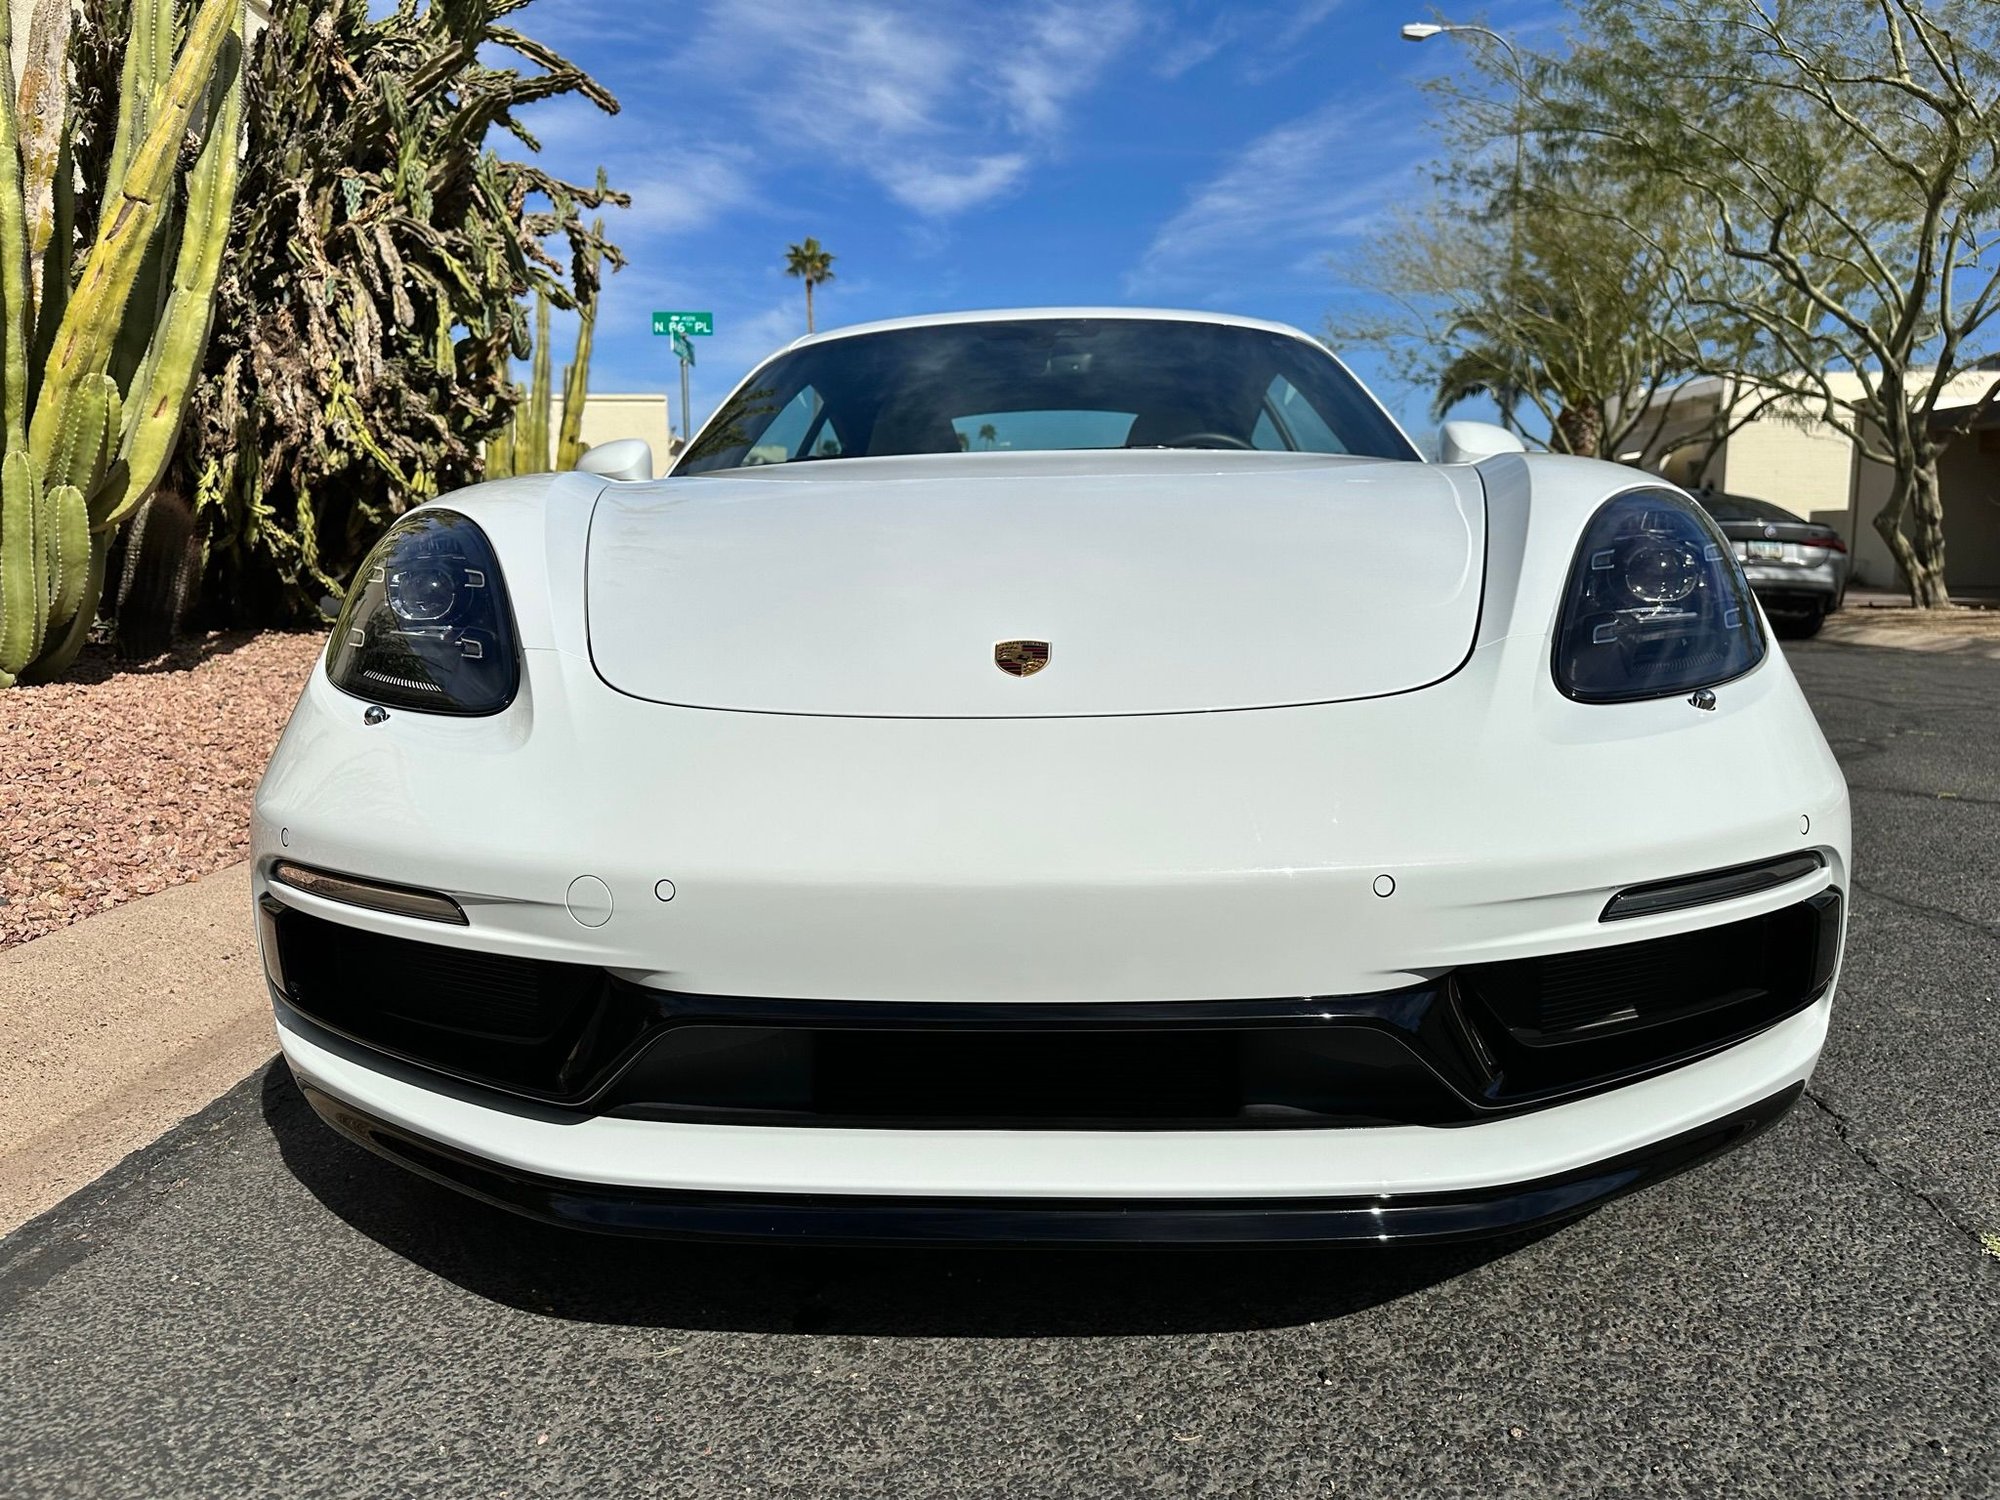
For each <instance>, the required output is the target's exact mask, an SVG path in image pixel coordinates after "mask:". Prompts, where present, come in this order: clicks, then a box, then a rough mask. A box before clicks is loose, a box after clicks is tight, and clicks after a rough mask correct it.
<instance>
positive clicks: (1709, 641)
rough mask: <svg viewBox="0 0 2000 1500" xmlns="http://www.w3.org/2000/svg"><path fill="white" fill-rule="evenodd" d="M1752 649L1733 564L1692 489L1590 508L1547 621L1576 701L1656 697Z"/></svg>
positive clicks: (1752, 632) (1709, 681)
mask: <svg viewBox="0 0 2000 1500" xmlns="http://www.w3.org/2000/svg"><path fill="white" fill-rule="evenodd" d="M1763 659H1764V633H1763V627H1762V626H1761V625H1760V624H1759V623H1758V618H1757V608H1756V606H1755V604H1753V603H1752V602H1751V597H1750V586H1749V584H1747V583H1746V582H1744V579H1743V570H1742V569H1741V568H1739V567H1737V565H1736V557H1735V554H1734V552H1732V551H1731V549H1730V546H1729V543H1728V542H1727V541H1726V540H1725V539H1724V538H1723V535H1722V533H1721V532H1719V531H1717V530H1716V528H1715V523H1714V522H1713V521H1711V520H1709V518H1708V517H1707V515H1706V514H1705V513H1704V512H1703V511H1702V510H1701V509H1700V507H1698V506H1697V505H1695V503H1694V502H1693V501H1691V500H1687V499H1685V498H1683V497H1682V496H1680V495H1675V494H1671V493H1669V492H1667V491H1664V490H1635V491H1633V492H1632V493H1630V494H1626V495H1620V496H1618V497H1617V498H1616V499H1613V500H1609V501H1607V502H1606V503H1605V504H1604V506H1603V507H1602V508H1601V509H1599V511H1598V512H1597V514H1596V515H1594V516H1592V517H1591V518H1590V524H1589V525H1588V526H1586V527H1585V528H1584V532H1583V542H1582V544H1581V545H1580V546H1579V547H1578V548H1577V552H1576V561H1575V562H1574V563H1573V564H1571V566H1570V570H1569V584H1568V587H1567V588H1566V589H1565V590H1564V592H1563V606H1562V615H1561V618H1560V619H1559V620H1558V621H1557V623H1556V653H1555V676H1556V686H1557V687H1559V688H1561V689H1562V690H1563V691H1564V692H1565V693H1567V694H1569V696H1570V697H1572V698H1576V699H1580V700H1581V701H1583V702H1585V703H1620V702H1625V701H1627V700H1630V699H1634V698H1661V697H1665V696H1667V695H1668V694H1670V693H1686V692H1691V691H1693V690H1694V689H1696V688H1702V687H1711V686H1713V685H1714V684H1716V683H1718V682H1726V681H1727V680H1728V679H1730V678H1732V677H1740V676H1742V675H1743V674H1744V673H1745V672H1747V671H1749V670H1750V669H1751V668H1752V667H1754V666H1756V665H1757V663H1758V662H1760V661H1762V660H1763Z"/></svg>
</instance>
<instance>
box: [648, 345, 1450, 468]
mask: <svg viewBox="0 0 2000 1500" xmlns="http://www.w3.org/2000/svg"><path fill="white" fill-rule="evenodd" d="M1079 448H1235V449H1250V450H1258V449H1261V450H1266V451H1271V452H1293V453H1349V454H1357V455H1363V456H1367V457H1372V458H1394V459H1415V458H1417V457H1418V455H1417V452H1416V450H1415V449H1414V448H1412V447H1411V446H1410V444H1409V442H1408V440H1407V439H1405V438H1404V437H1403V435H1402V434H1401V433H1400V432H1399V431H1397V429H1396V426H1395V424H1394V423H1393V422H1391V421H1390V420H1389V418H1388V417H1387V416H1386V415H1384V414H1383V412H1382V410H1381V408H1380V407H1378V406H1377V405H1376V404H1375V403H1374V401H1373V400H1371V399H1370V398H1369V396H1368V394H1367V392H1365V391H1364V390H1362V388H1361V386H1360V385H1359V384H1358V383H1357V382H1356V381H1355V379H1354V377H1353V376H1351V375H1349V374H1348V373H1347V372H1346V370H1344V369H1343V368H1342V367H1341V366H1340V364H1339V362H1338V361H1336V360H1335V359H1333V358H1332V357H1331V356H1330V355H1328V354H1327V353H1326V352H1325V351H1324V350H1322V349H1320V348H1319V347H1318V346H1317V345H1314V344H1310V343H1307V342H1305V341H1304V340H1302V339H1299V338H1295V337H1292V336H1290V335H1287V334H1282V333H1274V332H1271V331H1269V330H1266V329H1261V328H1244V327H1239V326H1236V325H1232V324H1225V323H1202V322H1187V321H1169V320H1167V319H1161V318H1022V319H1014V320H999V321H993V322H976V323H939V324H932V325H929V326H927V327H916V328H899V329H891V330H886V331H884V332H881V333H864V334H855V335H853V336H852V337H848V338H839V339H830V340H828V341H827V342H825V343H823V344H808V345H807V346H806V347H804V348H802V349H794V350H791V351H789V352H788V353H785V354H781V355H779V356H778V357H777V358H776V359H774V360H772V361H771V362H770V363H769V364H767V365H765V366H764V367H763V368H762V369H761V370H759V371H758V372H757V374H756V375H755V377H754V378H753V379H752V380H751V381H750V382H749V383H748V384H747V385H746V386H745V387H744V388H743V389H742V390H740V391H738V392H737V393H736V394H735V395H734V396H732V397H731V398H730V400H729V402H728V404H727V405H725V406H724V407H723V408H722V410H721V411H719V412H717V413H716V415H715V416H714V417H713V418H712V419H711V420H710V421H709V423H708V425H707V426H706V427H704V428H703V429H702V431H701V434H700V436H699V437H698V438H697V439H696V440H695V442H694V444H693V446H692V447H690V448H689V450H688V452H687V454H686V456H685V457H684V458H682V460H681V461H680V463H679V464H678V465H677V466H676V467H675V470H674V472H675V473H677V474H703V473H707V472H710V471H711V470H715V469H736V468H745V467H749V466H751V465H755V464H782V463H799V462H808V461H810V462H820V461H824V460H829V459H838V458H883V457H888V456H892V455H901V454H911V453H987V452H1002V451H1011V452H1016V453H1019V452H1049V451H1053V450H1061V449H1079Z"/></svg>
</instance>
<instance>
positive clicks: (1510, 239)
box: [1403, 21, 1528, 291]
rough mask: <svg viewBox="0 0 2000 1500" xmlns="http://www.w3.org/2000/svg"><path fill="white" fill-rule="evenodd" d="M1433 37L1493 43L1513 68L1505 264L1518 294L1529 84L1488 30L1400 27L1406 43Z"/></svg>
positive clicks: (1510, 51) (1423, 24)
mask: <svg viewBox="0 0 2000 1500" xmlns="http://www.w3.org/2000/svg"><path fill="white" fill-rule="evenodd" d="M1434 36H1476V37H1481V38H1483V39H1485V40H1486V41H1489V42H1496V43H1498V44H1499V45H1500V46H1502V47H1504V48H1505V49H1506V50H1507V60H1508V61H1509V62H1511V63H1513V65H1514V192H1513V202H1512V205H1511V212H1509V213H1508V215H1507V262H1508V266H1509V272H1510V276H1511V279H1512V281H1513V283H1514V285H1513V287H1512V288H1511V289H1510V290H1513V291H1518V290H1519V287H1520V278H1521V180H1522V177H1523V174H1524V166H1523V158H1524V153H1525V151H1526V146H1527V132H1526V130H1525V129H1524V121H1523V119H1522V115H1521V95H1522V93H1523V92H1524V91H1525V90H1526V88H1527V84H1528V80H1527V75H1526V74H1525V73H1523V72H1522V71H1521V54H1520V53H1518V52H1516V51H1515V50H1514V44H1513V43H1512V42H1510V41H1508V40H1507V38H1505V37H1504V36H1502V35H1500V33H1499V32H1497V31H1495V30H1494V29H1493V28H1492V27H1490V26H1469V25H1454V24H1453V23H1451V22H1448V21H1408V22H1405V23H1404V25H1403V40H1404V41H1406V42H1427V41H1429V40H1430V39H1431V38H1432V37H1434Z"/></svg>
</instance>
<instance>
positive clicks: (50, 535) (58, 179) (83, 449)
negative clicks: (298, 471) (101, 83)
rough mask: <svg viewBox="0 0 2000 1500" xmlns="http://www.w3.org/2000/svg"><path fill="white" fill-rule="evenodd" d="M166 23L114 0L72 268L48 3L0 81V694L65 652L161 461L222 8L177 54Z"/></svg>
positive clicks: (216, 77)
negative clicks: (88, 188) (84, 224)
mask: <svg viewBox="0 0 2000 1500" xmlns="http://www.w3.org/2000/svg"><path fill="white" fill-rule="evenodd" d="M11 11H12V7H11V6H5V5H0V64H11V61H12V58H13V55H14V37H13V34H12V30H13V29H12V15H11ZM174 19H175V5H174V0H133V4H132V6H131V8H130V11H129V14H128V16H127V23H128V24H127V30H128V35H129V40H128V42H127V45H126V48H125V52H124V61H123V66H122V69H121V72H120V77H119V82H118V85H117V89H116V93H115V98H114V99H112V100H110V101H109V102H110V103H111V104H112V105H113V106H115V114H116V121H117V123H116V129H115V135H114V136H113V139H112V145H111V149H110V152H109V155H108V158H107V160H106V165H105V169H104V175H103V177H102V180H101V182H100V183H99V184H98V187H97V191H96V194H95V197H96V202H95V204H94V205H93V207H94V208H95V212H94V213H93V214H91V216H90V217H91V218H92V219H93V221H94V233H93V235H92V237H91V239H90V242H89V251H88V253H87V254H86V255H85V256H84V257H83V259H82V264H81V267H80V269H78V270H76V271H75V274H74V279H73V278H72V269H73V266H74V264H75V260H74V252H75V249H76V247H77V246H76V241H77V238H78V231H77V228H76V208H77V203H76V197H77V188H78V184H77V183H76V181H75V178H76V172H75V169H74V165H73V152H72V149H71V146H72V138H71V130H70V126H69V123H68V122H67V121H66V120H65V119H64V118H63V115H64V109H65V105H64V100H65V96H66V86H65V83H64V80H63V67H64V62H63V59H64V55H65V49H64V47H63V46H62V37H63V36H64V34H65V33H66V32H67V30H68V0H45V3H43V4H40V5H37V6H36V7H35V12H34V16H33V19H32V21H31V23H30V26H29V30H28V33H27V36H26V37H25V38H24V42H25V44H26V53H27V55H26V58H25V61H26V64H27V66H26V68H25V70H24V76H23V79H22V85H21V89H20V93H19V96H18V97H17V96H16V95H15V94H14V93H13V92H12V91H11V90H10V89H8V88H6V87H0V423H4V429H5V457H4V459H0V686H4V685H9V684H11V683H13V682H14V681H15V680H17V679H19V678H23V677H26V678H31V679H44V678H48V677H51V676H55V675H57V674H59V673H60V672H61V671H63V670H64V669H65V668H66V667H67V666H68V665H69V664H70V663H71V662H72V661H74V660H75V657H76V653H77V651H78V650H79V649H80V648H81V647H82V645H83V641H84V638H85V635H86V634H87V632H88V630H89V628H90V624H91V621H92V620H93V618H94V617H95V614H96V610H97V603H98V597H99V595H100V593H101V592H102V589H103V583H104V569H105V559H106V557H107V555H108V552H109V548H110V544H111V539H112V536H113V533H114V532H115V531H116V530H117V529H118V527H119V526H120V525H121V524H122V523H123V522H124V521H125V519H126V518H127V517H128V516H130V515H131V514H132V512H133V510H134V509H135V508H136V507H138V506H139V505H140V504H141V503H142V502H144V501H145V500H146V498H147V497H148V496H149V495H150V494H151V493H152V492H153V490H154V488H155V487H156V486H157V485H158V484H159V482H160V479H161V476H162V475H163V474H164V472H165V471H166V468H167V464H168V462H169V460H170V459H171V457H172V455H173V451H174V445H175V440H176V438H177V436H178V434H179V431H180V428H181V422H182V417H183V415H184V413H185V412H186V410H187V405H188V393H189V389H190V387H191V385H192V383H193V380H194V377H195V374H196V372H197V370H198V369H199V367H200V364H201V359H202V351H203V347H204V345H205V344H206V342H207V338H208V332H209V323H210V317H211V312H212V308H213V304H214V289H215V284H216V276H217V271H218V268H219V266H220V263H221V259H222V249H223V242H224V237H225V230H226V226H227V224H228V220H229V212H230V207H231V204H232V202H233V200H234V196H235V190H236V180H237V172H238V154H237V143H238V124H239V121H240V115H241V99H242V84H241V49H242V27H243V7H242V0H203V3H202V4H201V5H200V7H199V9H197V10H196V11H195V13H194V15H193V18H192V19H191V21H190V22H189V24H188V27H187V31H186V35H185V38H184V39H183V41H182V44H181V48H180V52H179V56H178V57H176V56H175V54H174V49H173V39H174V34H175V32H174ZM11 81H12V74H11V72H10V71H9V72H6V73H4V75H0V84H5V83H11ZM195 127H199V128H200V146H199V150H198V152H197V154H196V156H195V158H194V162H193V165H192V167H191V169H189V170H188V171H187V172H186V174H185V179H184V180H185V191H184V192H183V191H182V188H181V183H182V181H183V174H182V171H181V155H182V151H183V148H184V144H185V142H186V140H187V138H188V136H189V133H190V130H191V129H192V128H195ZM31 264H32V265H33V266H34V269H33V270H32V271H31Z"/></svg>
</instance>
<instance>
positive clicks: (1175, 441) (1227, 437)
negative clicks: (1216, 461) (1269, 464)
mask: <svg viewBox="0 0 2000 1500" xmlns="http://www.w3.org/2000/svg"><path fill="white" fill-rule="evenodd" d="M1146 446H1148V447H1149V448H1241V449H1243V450H1244V451H1246V452H1251V453H1254V452H1255V451H1256V449H1255V447H1254V446H1253V445H1252V444H1250V443H1247V442H1245V441H1244V440H1243V439H1242V438H1240V437H1236V436H1234V435H1233V434H1231V433H1227V432H1183V433H1182V434H1181V435H1180V436H1179V437H1173V438H1168V439H1167V440H1166V441H1165V442H1164V443H1148V444H1147V445H1146Z"/></svg>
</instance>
